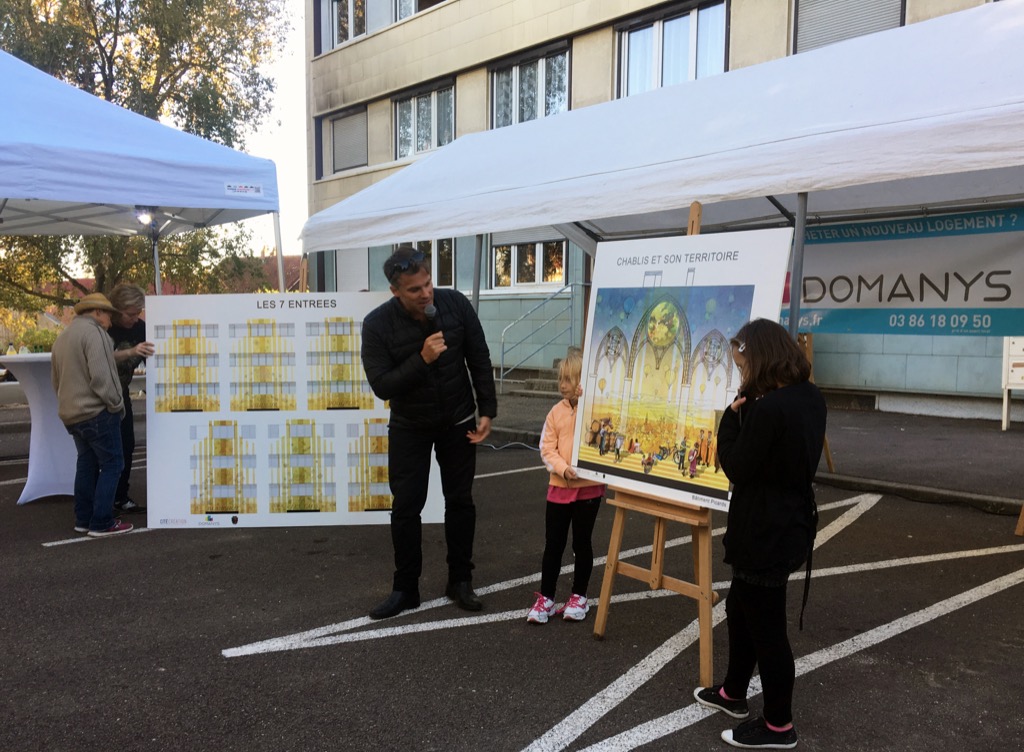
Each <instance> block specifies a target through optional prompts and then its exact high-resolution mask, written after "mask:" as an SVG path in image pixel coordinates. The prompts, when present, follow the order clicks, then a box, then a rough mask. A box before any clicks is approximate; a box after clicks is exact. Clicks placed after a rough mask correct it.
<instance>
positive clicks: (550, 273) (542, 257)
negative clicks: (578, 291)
mask: <svg viewBox="0 0 1024 752" xmlns="http://www.w3.org/2000/svg"><path fill="white" fill-rule="evenodd" d="M491 256H492V258H493V263H492V264H491V268H492V269H493V270H494V277H493V279H492V280H491V286H492V287H493V288H495V289H500V288H503V287H514V286H516V285H538V284H557V285H564V284H565V241H564V240H551V241H545V242H541V243H515V244H509V245H496V246H494V247H493V248H492V249H491Z"/></svg>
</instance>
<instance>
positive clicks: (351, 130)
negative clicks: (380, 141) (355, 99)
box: [331, 111, 367, 172]
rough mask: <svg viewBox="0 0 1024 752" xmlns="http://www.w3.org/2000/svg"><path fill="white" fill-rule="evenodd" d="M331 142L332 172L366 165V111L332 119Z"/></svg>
mask: <svg viewBox="0 0 1024 752" xmlns="http://www.w3.org/2000/svg"><path fill="white" fill-rule="evenodd" d="M331 143H332V145H333V148H334V163H333V164H334V172H340V171H341V170H349V169H351V168H353V167H363V166H364V165H366V162H367V151H366V112H365V111H364V112H357V113H356V114H354V115H349V116H348V117H341V118H337V119H335V120H332V121H331Z"/></svg>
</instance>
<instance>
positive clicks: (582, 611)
mask: <svg viewBox="0 0 1024 752" xmlns="http://www.w3.org/2000/svg"><path fill="white" fill-rule="evenodd" d="M589 610H590V603H589V602H588V601H587V596H585V595H576V593H573V594H572V597H571V598H570V599H569V602H568V603H566V604H565V608H563V609H562V618H563V619H565V620H566V621H583V620H584V619H586V618H587V611H589Z"/></svg>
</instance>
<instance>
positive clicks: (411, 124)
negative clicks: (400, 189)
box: [395, 86, 455, 159]
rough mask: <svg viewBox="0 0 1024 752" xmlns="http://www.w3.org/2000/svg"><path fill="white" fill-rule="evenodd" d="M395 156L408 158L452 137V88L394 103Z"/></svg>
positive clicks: (453, 124) (417, 95) (439, 145)
mask: <svg viewBox="0 0 1024 752" xmlns="http://www.w3.org/2000/svg"><path fill="white" fill-rule="evenodd" d="M395 123H396V128H395V155H396V156H397V157H398V158H399V159H401V158H402V157H410V156H412V155H413V154H420V153H422V152H425V151H430V150H431V149H436V148H438V147H441V146H444V145H445V144H447V143H450V142H451V140H452V139H453V138H455V87H454V86H445V87H444V88H439V89H435V90H433V91H428V92H425V93H422V94H416V95H413V96H411V97H406V98H405V99H398V100H396V101H395Z"/></svg>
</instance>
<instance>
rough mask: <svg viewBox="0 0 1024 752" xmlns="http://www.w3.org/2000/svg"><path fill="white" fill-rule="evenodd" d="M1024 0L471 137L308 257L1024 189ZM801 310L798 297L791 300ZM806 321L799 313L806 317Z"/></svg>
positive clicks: (324, 224)
mask: <svg viewBox="0 0 1024 752" xmlns="http://www.w3.org/2000/svg"><path fill="white" fill-rule="evenodd" d="M1021 71H1024V1H1021V0H1005V1H1004V2H999V3H993V4H988V5H984V6H979V7H977V8H974V9H971V10H967V11H962V12H959V13H955V14H950V15H947V16H943V17H939V18H936V19H933V20H930V21H925V22H922V23H918V24H913V25H910V26H906V27H903V28H899V29H893V30H890V31H885V32H881V33H878V34H872V35H868V36H864V37H859V38H856V39H851V40H849V41H846V42H841V43H839V44H835V45H832V46H829V47H824V48H821V49H818V50H814V51H811V52H806V53H801V54H800V55H794V56H791V57H786V58H781V59H778V60H774V61H771V62H768V63H764V64H762V65H755V66H751V67H749V68H743V69H740V70H736V71H732V72H729V73H727V74H725V75H720V76H714V77H710V78H706V79H701V80H699V81H692V82H689V83H684V84H680V85H677V86H671V87H666V88H663V89H659V90H656V91H652V92H649V93H646V94H642V95H639V96H633V97H628V98H624V99H619V100H615V101H612V102H607V103H605V104H600V105H595V106H593V107H586V108H583V109H580V110H574V111H571V112H567V113H564V114H561V115H557V116H555V117H550V118H544V119H542V120H537V121H533V122H530V123H525V124H522V125H517V126H512V127H508V128H501V129H497V130H492V131H487V132H483V133H475V134H471V135H466V136H463V137H460V138H458V139H457V140H456V141H454V142H453V143H451V144H449V145H447V146H445V147H444V148H443V149H441V150H439V151H437V152H436V153H434V154H431V155H430V156H428V157H426V158H424V159H422V160H420V161H418V162H416V163H414V164H412V165H410V166H409V167H407V168H405V169H403V170H402V171H401V172H399V173H397V174H394V175H392V176H390V177H388V178H386V179H384V180H382V181H380V182H379V183H377V184H375V185H373V186H371V187H369V188H367V189H365V190H363V191H361V192H359V193H358V194H356V195H354V196H351V197H350V198H348V199H346V200H345V201H342V202H340V203H338V204H336V205H334V206H332V207H330V208H328V209H325V210H323V211H321V212H319V213H317V214H315V215H313V216H312V217H310V218H309V220H308V221H307V222H306V224H305V226H304V228H303V233H302V238H303V242H304V248H305V250H306V251H307V252H309V251H318V250H328V249H344V248H359V247H366V246H370V245H380V244H386V243H390V242H395V241H397V240H404V239H409V238H429V237H433V238H438V237H453V236H467V235H480V234H482V233H493V232H500V231H509V230H515V229H520V228H529V227H539V226H546V225H553V226H555V227H557V228H559V229H560V230H562V231H563V233H564V234H565V235H566V236H567V237H569V238H570V239H572V240H574V241H576V242H577V243H580V244H581V245H583V246H584V247H585V248H587V249H588V250H591V251H592V250H593V244H594V241H596V240H598V239H611V238H625V237H636V236H642V235H645V234H666V233H678V232H679V231H680V230H681V229H685V227H686V224H687V207H689V205H690V204H691V202H693V201H700V202H701V203H702V204H703V223H702V231H703V232H709V231H711V232H714V231H721V230H729V229H744V228H753V227H766V226H777V225H780V224H791V223H795V224H796V227H797V233H796V244H797V248H796V249H795V253H794V270H793V271H794V279H795V280H798V279H800V276H801V270H802V243H803V220H804V218H805V217H806V221H808V222H810V223H821V222H829V221H850V220H851V219H859V218H867V217H869V216H872V217H878V216H882V215H890V214H892V215H914V214H921V213H934V212H939V211H946V210H952V209H954V208H955V209H966V208H969V207H978V206H986V207H991V206H993V205H999V204H1006V203H1013V202H1019V201H1021V200H1022V199H1024V137H1022V132H1021V127H1022V126H1021V124H1022V123H1024V76H1021ZM793 298H794V300H793V305H794V306H798V305H799V300H798V296H793ZM797 318H798V317H797V316H795V315H793V316H791V320H792V321H794V322H795V321H796V319H797Z"/></svg>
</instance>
